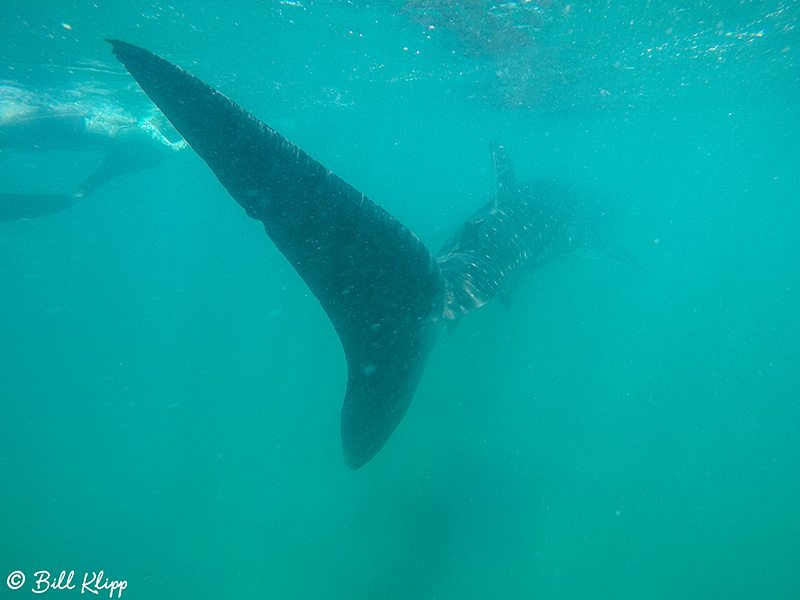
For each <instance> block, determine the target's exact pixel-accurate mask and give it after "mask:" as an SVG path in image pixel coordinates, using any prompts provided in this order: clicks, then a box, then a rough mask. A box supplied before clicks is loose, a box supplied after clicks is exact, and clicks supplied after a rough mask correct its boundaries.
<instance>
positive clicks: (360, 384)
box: [109, 40, 444, 469]
mask: <svg viewBox="0 0 800 600" xmlns="http://www.w3.org/2000/svg"><path fill="white" fill-rule="evenodd" d="M109 42H110V43H111V44H112V46H113V47H114V53H115V54H116V56H117V58H119V60H120V61H121V62H122V64H123V65H124V66H125V68H126V69H127V70H128V71H129V72H130V74H131V75H133V77H134V79H136V81H137V82H138V83H139V85H140V86H141V88H142V89H143V90H144V91H145V93H146V94H147V95H148V96H149V97H150V98H151V99H152V100H153V102H154V103H155V104H156V105H157V106H158V108H160V109H161V111H162V112H163V113H164V115H165V116H166V117H167V118H168V119H169V120H170V121H171V122H172V124H173V125H174V126H175V129H177V130H178V132H179V133H180V134H181V135H182V136H183V138H184V139H185V140H186V141H187V142H188V143H189V145H190V146H191V147H192V148H194V150H195V151H196V152H197V153H198V154H199V155H200V157H201V158H202V159H203V160H204V161H205V162H206V163H207V164H208V166H209V167H211V169H212V171H213V172H214V174H215V175H216V176H217V179H219V181H220V183H222V185H224V186H225V188H227V190H228V192H229V193H230V194H231V196H233V198H234V199H235V200H236V201H237V202H238V203H239V204H240V205H241V206H242V207H243V208H244V209H245V211H247V214H248V215H249V216H251V217H252V218H254V219H258V220H259V221H261V222H262V223H263V224H264V229H265V230H266V232H267V234H268V235H269V237H270V238H272V240H273V242H275V245H276V246H277V247H278V249H279V250H280V251H281V252H282V253H283V254H284V256H286V258H287V259H288V260H289V262H290V263H291V264H292V266H293V267H294V268H295V269H296V270H297V272H298V273H299V274H300V276H301V277H302V278H303V280H304V281H305V282H306V284H307V285H308V287H309V288H310V289H311V291H312V292H313V293H314V295H315V296H316V297H317V299H318V300H319V302H320V304H322V307H323V308H324V309H325V312H326V313H327V314H328V316H329V317H330V320H331V321H332V322H333V325H334V327H335V328H336V331H337V333H338V334H339V338H340V339H341V341H342V346H343V347H344V351H345V355H346V357H347V367H348V381H347V392H346V395H345V400H344V406H343V408H342V445H343V449H344V455H345V460H346V462H347V464H348V465H349V466H350V467H352V468H354V469H356V468H358V467H360V466H362V465H364V464H365V463H366V462H368V461H369V460H370V459H371V458H372V457H373V456H374V455H375V454H376V453H377V452H378V450H380V449H381V447H382V446H383V445H384V443H385V442H386V441H387V440H388V439H389V436H390V435H391V434H392V432H393V431H394V429H395V427H396V426H397V425H398V423H399V422H400V420H401V419H402V418H403V415H404V414H405V412H406V409H407V408H408V405H409V403H410V402H411V398H412V396H413V395H414V391H415V390H416V387H417V383H418V381H419V378H420V375H421V372H422V369H423V366H424V364H425V359H426V356H427V354H428V351H429V349H430V348H431V346H432V343H433V341H434V339H435V329H434V326H433V325H430V324H429V323H430V321H431V315H433V314H436V313H437V311H441V306H440V305H441V302H442V293H443V292H442V290H443V286H444V284H443V280H442V274H441V271H440V269H439V266H438V265H437V263H436V260H435V259H434V257H433V256H432V255H431V253H430V252H429V251H428V249H427V248H426V247H425V246H424V245H423V244H422V243H421V242H420V241H419V239H418V238H417V237H416V236H415V235H414V234H413V233H411V232H410V231H409V230H408V229H406V228H405V227H404V226H403V225H402V224H400V223H399V222H398V221H397V220H396V219H394V218H393V217H392V216H391V215H389V214H388V213H387V212H386V211H385V210H383V209H382V208H381V207H380V206H378V205H377V204H375V203H374V202H372V201H371V200H369V199H368V198H367V197H366V196H364V195H363V194H361V193H360V192H358V191H357V190H356V189H354V188H353V187H352V186H350V185H349V184H347V183H346V182H345V181H343V180H342V179H340V178H339V177H337V176H336V175H335V174H333V173H332V172H331V171H329V170H328V169H326V168H325V167H323V166H322V165H321V164H319V163H318V162H317V161H315V160H314V159H313V158H311V157H310V156H309V155H308V154H306V153H305V152H304V151H303V150H301V149H300V148H298V147H297V146H295V145H294V144H292V143H291V142H290V141H288V140H287V139H286V138H284V137H283V136H281V135H280V134H278V133H277V132H276V131H274V130H273V129H271V128H270V127H268V126H267V125H265V124H264V123H262V122H261V121H259V120H258V119H256V118H255V117H253V116H252V115H251V114H249V113H248V112H247V111H245V110H244V109H242V108H241V107H240V106H238V105H236V104H234V103H233V102H232V101H231V100H229V99H228V98H227V97H225V96H224V95H222V94H221V93H219V92H217V91H216V90H214V89H213V88H211V87H210V86H208V85H206V84H205V83H203V82H202V81H200V80H199V79H197V78H195V77H193V76H192V75H190V74H189V73H187V72H186V71H184V70H182V69H181V68H179V67H177V66H175V65H173V64H172V63H170V62H168V61H166V60H164V59H163V58H161V57H159V56H157V55H155V54H152V53H151V52H148V51H146V50H143V49H141V48H138V47H136V46H133V45H131V44H128V43H126V42H120V41H116V40H109Z"/></svg>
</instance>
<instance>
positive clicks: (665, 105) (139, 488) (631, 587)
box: [0, 0, 800, 600]
mask: <svg viewBox="0 0 800 600" xmlns="http://www.w3.org/2000/svg"><path fill="white" fill-rule="evenodd" d="M716 4H720V5H721V4H723V3H707V2H698V3H695V4H694V5H692V4H691V3H685V4H681V5H678V4H676V3H668V2H644V1H640V2H631V3H615V5H614V6H609V5H607V3H605V2H590V3H571V4H567V3H562V2H558V1H556V0H554V1H553V2H542V3H541V4H540V5H539V6H538V7H535V6H534V5H533V3H523V2H517V3H507V4H503V5H497V6H492V5H491V4H489V3H482V2H467V3H446V2H434V1H430V2H423V1H415V2H411V1H410V2H406V3H401V2H397V3H391V2H374V3H366V2H364V3H333V2H331V3H325V2H309V1H307V0H301V1H300V2H297V3H279V2H256V1H253V0H251V1H247V2H213V3H203V6H202V7H198V3H194V2H185V1H183V0H180V1H174V2H171V3H163V4H157V3H156V4H153V3H144V2H137V1H131V2H126V3H125V6H124V7H123V6H122V3H108V2H96V3H92V2H74V1H73V2H70V1H63V2H38V3H37V2H30V1H26V2H21V1H12V2H5V3H4V5H3V7H2V8H0V69H1V70H0V79H3V80H6V81H13V82H18V83H23V84H26V85H31V86H49V87H54V88H57V87H59V86H63V87H69V88H72V89H80V88H81V86H92V87H96V88H102V89H105V90H113V91H114V94H118V97H119V98H121V99H124V101H125V102H130V103H131V104H132V105H136V106H142V105H144V104H145V100H144V98H143V97H142V96H141V95H140V94H139V93H138V92H137V91H136V87H135V84H133V82H132V80H131V79H130V77H129V76H128V75H127V74H126V73H125V72H124V71H123V70H122V69H121V68H120V67H119V66H118V64H116V62H115V61H114V59H113V58H112V57H111V55H110V51H109V47H108V45H107V44H105V42H103V41H102V39H103V38H104V37H116V38H120V39H124V40H128V41H131V42H134V43H137V44H140V45H142V46H144V47H146V48H148V49H151V50H153V51H156V52H158V53H160V54H162V55H164V56H166V57H168V58H169V59H170V60H172V61H174V62H176V63H177V64H179V65H182V66H184V67H185V68H187V69H189V70H190V71H191V72H193V73H194V74H195V75H198V76H199V77H201V78H203V79H204V80H206V81H208V82H209V83H211V84H212V85H214V86H215V87H217V88H218V89H220V90H222V91H224V92H225V93H226V94H228V95H229V96H231V97H232V98H233V99H235V100H236V101H237V102H239V103H240V104H242V105H243V106H245V107H246V108H247V109H248V110H250V111H251V112H253V113H254V114H256V115H257V116H258V117H259V118H261V119H262V120H264V121H265V122H267V123H269V124H270V125H272V126H273V127H274V128H276V129H277V130H278V131H280V132H281V133H282V134H284V135H286V136H287V137H289V138H290V139H291V140H292V141H294V142H296V143H297V144H299V145H300V146H301V147H303V148H304V149H306V150H307V151H308V152H309V153H310V154H311V155H312V156H314V157H315V158H317V159H318V160H319V161H321V162H322V163H323V164H325V165H326V166H328V167H329V168H331V169H332V170H334V171H335V172H336V173H337V174H339V175H340V176H342V177H343V178H344V179H346V180H347V181H348V182H350V183H351V184H353V185H354V186H355V187H357V188H358V189H359V190H361V191H362V192H364V193H365V194H367V195H368V196H370V197H371V198H372V199H373V200H375V201H376V202H378V203H379V204H381V205H382V206H383V207H385V208H386V209H387V210H388V211H389V212H390V213H392V214H393V215H394V216H396V217H397V218H398V219H400V220H401V221H402V222H403V223H404V224H405V225H407V226H408V227H409V228H410V229H412V230H413V231H415V232H416V233H417V234H418V235H419V236H420V238H421V239H423V241H425V242H427V243H429V244H430V245H431V246H432V247H433V248H437V247H438V245H439V244H440V243H441V242H443V241H444V239H446V237H447V236H448V235H449V234H450V233H451V232H452V231H453V230H454V229H455V227H456V226H457V225H458V224H459V223H461V222H463V220H464V219H465V218H466V217H468V216H469V215H470V214H472V213H473V212H474V210H475V209H476V208H478V207H479V206H481V205H482V204H484V203H485V202H486V201H487V199H488V198H490V197H491V194H492V192H493V189H494V180H493V177H494V175H493V171H492V165H491V157H490V153H489V148H490V144H491V143H492V142H493V141H496V142H499V143H502V144H504V145H505V146H506V147H507V148H508V151H509V155H510V157H511V159H512V160H513V162H514V165H515V169H516V172H517V175H518V177H519V178H521V179H526V178H534V177H547V178H557V179H559V180H562V181H565V182H567V183H569V184H570V185H572V186H574V187H575V188H578V189H580V190H582V191H584V192H586V193H588V194H591V195H592V196H594V197H596V198H599V199H601V201H602V202H604V203H605V204H606V205H607V206H608V214H609V220H610V221H611V232H610V236H611V237H612V239H613V242H614V244H615V245H617V246H618V247H619V248H621V249H624V251H625V252H626V254H628V255H629V256H631V257H632V258H633V259H634V261H635V263H636V265H637V267H636V268H632V267H631V266H629V265H625V264H620V263H619V262H618V261H615V260H610V259H608V258H607V257H602V256H601V257H599V258H598V257H597V256H590V255H574V256H569V257H567V258H564V259H562V260H560V261H557V262H554V263H551V264H548V265H546V266H545V267H543V268H541V269H540V270H538V271H537V272H535V273H533V274H531V275H530V276H529V277H528V278H526V279H525V280H523V281H521V282H520V284H519V285H518V286H517V287H516V289H514V290H513V293H512V295H511V297H510V299H509V302H507V303H506V304H508V306H505V305H504V304H503V303H496V304H492V305H489V306H487V307H486V308H485V309H482V310H480V311H478V312H476V313H474V314H471V315H468V316H467V317H466V318H464V319H463V321H462V322H461V323H460V325H459V326H458V328H456V329H455V330H454V331H452V332H447V333H446V334H445V335H443V336H442V338H441V339H440V340H439V342H438V345H437V346H436V348H435V349H434V352H433V355H432V357H431V359H430V361H429V364H428V367H427V370H426V374H425V376H424V377H423V380H422V382H421V384H420V388H419V390H418V392H417V394H416V397H415V399H414V402H413V404H412V406H411V409H410V410H409V413H408V415H407V416H406V418H405V419H404V421H403V423H402V424H401V425H400V427H399V428H398V430H397V431H396V432H395V434H394V436H393V437H392V439H391V440H390V441H389V443H388V444H387V445H386V447H385V448H384V449H383V450H382V451H381V452H380V453H379V454H378V456H377V457H376V458H375V459H374V460H373V461H372V462H371V463H369V464H368V465H367V466H366V467H364V468H362V469H361V470H359V471H350V470H349V469H347V467H346V466H345V465H344V462H343V460H342V457H341V450H340V440H339V411H340V408H341V398H342V396H343V394H344V388H345V377H346V372H345V362H344V356H343V354H342V351H341V347H340V345H339V341H338V339H337V337H336V335H335V332H334V331H333V328H332V327H331V325H330V323H329V322H328V320H327V317H326V316H325V314H324V312H323V311H322V310H321V308H320V307H319V305H318V303H317V301H316V300H315V299H314V298H313V296H311V295H310V293H309V292H308V290H307V288H306V287H305V285H304V284H303V282H302V280H300V279H299V277H298V276H297V275H296V274H295V273H294V271H293V270H292V269H291V267H290V266H289V265H288V263H286V261H285V259H284V258H283V257H282V256H281V255H280V254H279V253H278V251H277V250H276V249H275V248H274V247H273V246H272V244H271V242H270V240H269V239H268V238H267V237H266V236H265V235H264V233H263V229H262V228H261V226H260V225H259V224H258V223H257V222H255V221H252V220H250V219H248V218H247V217H246V216H245V214H244V213H243V211H242V210H241V209H240V208H239V207H238V206H237V205H236V204H235V203H234V202H233V201H232V200H231V199H230V198H229V197H228V196H227V194H226V192H225V191H224V190H223V189H222V188H221V186H219V184H218V183H217V182H216V179H215V178H214V177H213V175H212V174H211V173H210V172H209V170H208V169H207V167H206V166H205V165H204V164H203V163H202V161H201V160H200V159H199V158H197V157H196V155H194V154H193V153H191V152H188V151H187V152H183V153H181V154H179V155H177V156H175V157H174V158H173V159H171V160H169V161H167V162H165V163H163V164H162V165H160V166H157V167H155V168H153V169H150V170H147V171H140V172H135V173H129V174H126V175H123V176H121V177H119V178H117V179H115V180H113V181H112V182H110V183H109V184H108V185H106V186H105V187H104V188H102V189H101V190H99V191H98V192H97V193H96V194H94V195H92V196H91V197H89V198H87V199H86V200H85V201H83V202H79V203H78V204H76V205H75V206H74V207H72V208H71V209H69V210H67V211H64V212H60V213H56V214H53V215H49V216H46V217H42V218H39V219H31V220H22V221H15V222H5V223H0V290H2V293H0V398H2V401H1V402H0V481H2V488H1V489H2V494H1V495H0V540H2V543H0V568H2V573H1V574H2V578H0V588H2V590H3V592H2V594H0V595H1V596H2V597H4V598H5V597H9V598H29V597H31V596H33V594H32V592H31V591H30V581H31V579H32V577H33V573H34V572H36V571H38V570H48V571H51V572H52V573H58V572H60V571H61V570H66V571H70V570H74V571H75V572H76V578H77V579H78V586H77V589H75V590H72V591H61V592H57V591H52V592H51V595H52V594H59V593H60V594H61V596H63V597H69V596H74V595H77V594H79V592H80V580H81V579H82V576H83V573H84V572H86V571H88V572H91V571H97V570H100V569H102V570H104V572H105V573H106V575H107V576H108V577H111V578H113V579H124V580H126V581H127V582H128V587H127V589H126V590H125V591H124V592H123V594H122V597H127V598H143V599H149V600H155V599H161V598H243V599H245V598H326V599H328V598H348V599H354V598H355V599H367V598H392V599H394V598H396V599H408V598H426V599H427V598H430V599H432V598H436V599H438V600H443V599H463V598H470V599H472V598H474V599H483V598H553V599H573V598H619V599H623V598H632V599H633V598H636V599H639V598H654V599H661V598H663V599H673V598H676V597H681V598H698V599H700V598H702V599H707V598H725V599H731V598H741V599H745V598H746V599H748V600H750V599H758V598H764V599H767V598H768V599H776V598H797V597H798V593H800V592H798V590H800V570H798V568H797V565H798V564H800V513H799V512H798V506H800V431H798V429H800V369H799V368H798V365H800V317H799V316H798V310H797V307H798V305H799V304H800V287H799V286H798V282H799V281H800V277H799V276H800V245H799V244H798V238H797V227H798V223H800V203H799V202H798V200H800V193H798V189H800V186H799V185H798V184H800V168H798V165H799V164H800V160H799V159H800V150H799V149H798V143H797V140H798V134H799V133H800V114H799V113H798V106H799V105H800V81H798V72H799V71H798V65H797V56H798V49H800V39H798V35H799V34H800V3H798V2H796V1H784V2H772V1H769V0H765V1H763V2H751V3H736V4H735V6H732V7H730V8H720V7H719V6H715V5H716ZM731 4H733V3H731ZM0 101H2V99H0ZM120 101H123V100H120ZM0 158H2V156H0ZM67 175H68V173H66V172H62V171H60V170H59V169H58V168H57V167H56V166H54V167H53V169H52V171H51V172H49V173H46V174H45V175H43V176H42V179H44V180H46V181H45V184H47V185H50V184H52V186H54V187H57V186H58V184H59V182H60V181H61V179H62V178H63V177H66V176H67ZM6 177H7V178H9V177H12V175H8V174H6ZM48 178H49V179H48ZM14 183H15V182H14V181H10V180H7V181H3V185H12V184H14ZM15 570H20V571H22V572H24V573H25V574H26V576H27V577H28V580H29V581H28V582H27V583H26V585H25V586H24V588H23V589H21V590H18V591H11V590H9V589H8V588H7V587H6V584H5V583H4V581H5V579H4V578H5V577H7V576H8V574H9V573H11V572H12V571H15Z"/></svg>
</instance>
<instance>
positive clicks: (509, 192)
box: [492, 143, 519, 208]
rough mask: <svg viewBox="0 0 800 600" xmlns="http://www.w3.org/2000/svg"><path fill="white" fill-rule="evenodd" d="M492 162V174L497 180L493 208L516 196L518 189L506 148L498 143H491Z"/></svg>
mask: <svg viewBox="0 0 800 600" xmlns="http://www.w3.org/2000/svg"><path fill="white" fill-rule="evenodd" d="M492 162H493V163H494V174H495V180H496V182H497V191H496V193H495V199H494V202H495V208H497V207H498V206H501V205H503V204H504V203H505V202H506V201H508V200H510V199H512V198H514V197H516V196H517V194H518V192H519V190H518V189H517V183H516V181H515V180H514V170H513V169H512V168H511V161H510V160H509V159H508V155H507V154H506V149H505V148H504V147H503V146H500V145H499V144H494V143H493V144H492Z"/></svg>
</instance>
